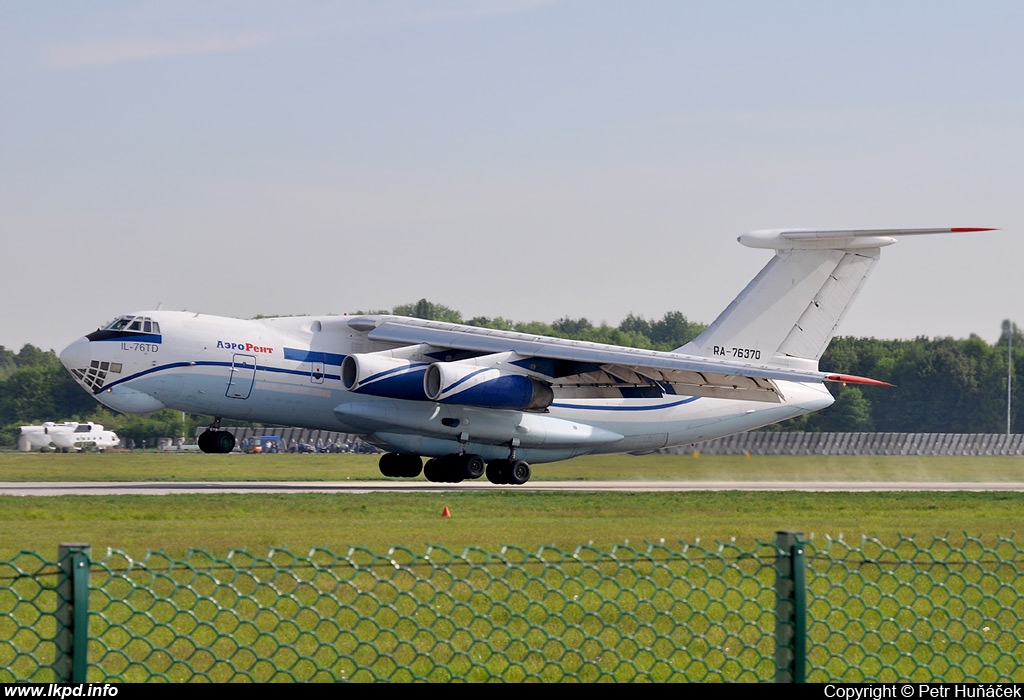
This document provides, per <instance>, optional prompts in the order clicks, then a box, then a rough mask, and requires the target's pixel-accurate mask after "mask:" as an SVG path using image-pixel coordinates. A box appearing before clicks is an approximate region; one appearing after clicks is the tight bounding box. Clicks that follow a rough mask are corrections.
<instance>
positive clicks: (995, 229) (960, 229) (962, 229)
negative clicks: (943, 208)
mask: <svg viewBox="0 0 1024 700" xmlns="http://www.w3.org/2000/svg"><path fill="white" fill-rule="evenodd" d="M949 230H950V231H952V232H953V233H967V232H968V231H998V230H999V229H997V228H951V229H949Z"/></svg>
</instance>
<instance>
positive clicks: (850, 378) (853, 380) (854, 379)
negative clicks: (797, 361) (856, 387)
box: [825, 374, 896, 386]
mask: <svg viewBox="0 0 1024 700" xmlns="http://www.w3.org/2000/svg"><path fill="white" fill-rule="evenodd" d="M825 379H827V380H829V381H830V382H842V383H843V384H867V385H868V386H896V385H895V384H890V383H889V382H883V381H881V380H879V379H871V378H869V377H858V376H857V375H855V374H830V375H828V376H827V377H825Z"/></svg>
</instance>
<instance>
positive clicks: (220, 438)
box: [213, 430, 235, 454]
mask: <svg viewBox="0 0 1024 700" xmlns="http://www.w3.org/2000/svg"><path fill="white" fill-rule="evenodd" d="M213 444H214V447H215V449H214V452H217V453H218V454H227V453H228V452H230V451H231V450H233V449H235V436H234V435H232V434H231V433H229V432H228V431H226V430H218V431H217V432H216V433H214V438H213Z"/></svg>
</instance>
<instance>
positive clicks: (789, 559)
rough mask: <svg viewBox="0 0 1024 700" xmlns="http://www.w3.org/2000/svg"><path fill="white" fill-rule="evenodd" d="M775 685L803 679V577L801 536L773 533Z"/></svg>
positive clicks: (804, 615)
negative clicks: (776, 551)
mask: <svg viewBox="0 0 1024 700" xmlns="http://www.w3.org/2000/svg"><path fill="white" fill-rule="evenodd" d="M775 545H776V547H777V548H778V552H779V554H778V556H777V557H776V559H775V682H776V683H804V682H805V681H806V680H807V574H806V570H805V569H806V560H805V552H804V546H803V533H802V532H790V531H785V530H782V531H779V532H776V533H775Z"/></svg>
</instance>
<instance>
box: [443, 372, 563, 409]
mask: <svg viewBox="0 0 1024 700" xmlns="http://www.w3.org/2000/svg"><path fill="white" fill-rule="evenodd" d="M423 392H424V393H425V394H426V396H427V398H428V399H430V400H431V401H438V402H440V403H450V404H459V405H463V406H480V407H483V408H508V409H513V410H517V411H541V410H543V409H545V408H547V407H548V406H550V405H551V402H552V401H554V399H555V395H554V392H552V391H551V387H550V386H548V385H547V384H545V383H543V382H540V381H538V380H536V379H534V378H532V377H527V376H526V375H523V374H519V373H518V372H506V371H504V370H501V369H498V368H497V367H494V366H491V365H486V366H480V365H479V364H476V363H469V362H435V363H434V364H432V365H430V366H429V367H427V369H426V372H425V373H424V375H423Z"/></svg>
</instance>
